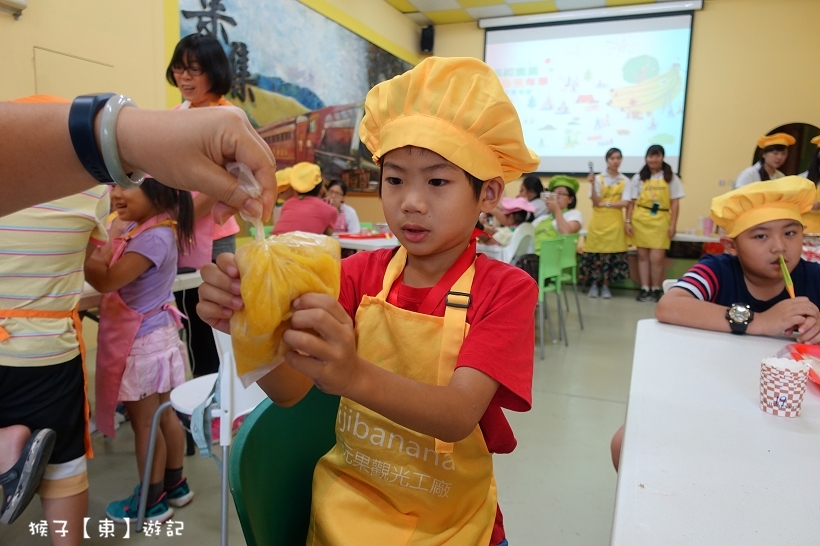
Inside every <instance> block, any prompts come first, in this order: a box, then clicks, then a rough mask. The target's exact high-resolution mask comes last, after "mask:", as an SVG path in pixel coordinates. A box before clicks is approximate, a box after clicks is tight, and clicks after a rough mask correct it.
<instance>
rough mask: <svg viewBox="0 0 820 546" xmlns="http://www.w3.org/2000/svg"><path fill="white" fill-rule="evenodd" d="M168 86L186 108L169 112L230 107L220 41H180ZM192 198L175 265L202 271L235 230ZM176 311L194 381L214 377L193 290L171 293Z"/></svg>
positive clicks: (227, 246) (231, 246)
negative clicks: (187, 234)
mask: <svg viewBox="0 0 820 546" xmlns="http://www.w3.org/2000/svg"><path fill="white" fill-rule="evenodd" d="M165 78H166V79H167V80H168V83H170V84H171V85H173V86H174V87H177V88H178V89H179V91H180V93H181V94H182V98H183V99H184V101H185V102H183V103H182V104H180V105H178V106H176V107H175V108H174V110H187V109H188V108H207V107H210V106H233V105H232V104H231V103H230V102H228V101H227V100H225V98H224V97H223V95H225V94H226V93H228V91H230V89H231V65H230V63H229V62H228V56H227V55H225V51H224V50H223V49H222V46H221V45H220V43H219V41H218V40H217V39H216V38H213V37H211V36H203V35H200V34H190V35H188V36H185V37H184V38H182V39H181V40H180V41H179V43H177V46H176V48H175V49H174V55H173V56H172V57H171V62H170V63H169V64H168V69H167V70H166V71H165ZM191 195H192V196H193V197H194V218H195V220H196V223H195V225H194V241H193V244H192V245H191V246H190V249H189V250H187V251H186V252H185V253H184V254H182V253H180V256H179V261H178V262H177V265H178V267H180V268H193V269H201V268H202V266H203V265H205V264H207V263H210V262H212V261H216V257H217V256H218V255H219V254H222V253H223V252H234V251H235V250H236V234H237V233H238V232H239V224H238V223H237V222H236V219H235V218H234V217H233V216H231V217H230V218H229V219H228V220H227V221H226V222H224V223H223V224H222V225H221V226H220V225H219V224H217V223H216V222H214V220H213V217H212V216H211V211H212V210H213V207H214V205H215V204H216V199H214V198H212V197H211V196H209V195H205V194H203V193H197V192H191ZM174 295H175V297H176V300H177V306H178V307H179V308H180V310H181V311H182V312H183V313H184V314H185V315H186V316H188V320H183V325H184V326H185V331H186V337H187V340H188V357H189V359H190V363H191V368H192V370H193V374H194V376H196V377H198V376H200V375H206V374H209V373H215V372H216V371H217V370H218V369H219V354H218V353H217V351H216V344H215V343H214V337H213V333H212V332H211V327H210V326H208V325H207V324H205V323H204V322H203V321H202V320H201V319H200V318H199V315H197V313H196V305H197V303H198V302H199V293H198V291H197V290H196V289H193V290H185V291H183V292H175V293H174Z"/></svg>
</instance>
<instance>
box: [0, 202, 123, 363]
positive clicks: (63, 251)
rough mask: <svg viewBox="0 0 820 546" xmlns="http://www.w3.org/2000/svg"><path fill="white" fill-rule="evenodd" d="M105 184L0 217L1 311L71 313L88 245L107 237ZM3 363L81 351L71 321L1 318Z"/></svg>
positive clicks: (48, 359)
mask: <svg viewBox="0 0 820 546" xmlns="http://www.w3.org/2000/svg"><path fill="white" fill-rule="evenodd" d="M109 206H110V199H109V191H108V187H107V186H97V187H95V188H92V189H90V190H88V191H84V192H82V193H78V194H76V195H71V196H69V197H64V198H62V199H58V200H56V201H51V202H48V203H44V204H41V205H36V206H34V207H30V208H27V209H24V210H21V211H19V212H15V213H14V214H10V215H8V216H3V217H0V309H37V310H48V311H70V310H72V309H74V307H75V306H76V305H77V303H78V302H79V300H80V295H81V294H82V291H83V283H84V281H85V275H84V273H83V264H84V262H85V256H86V249H87V248H88V245H89V243H93V244H96V245H102V244H103V243H105V241H106V240H107V238H108V236H107V234H106V231H105V224H104V222H105V219H106V217H107V216H108V212H109ZM0 326H2V327H3V328H4V329H5V330H6V331H7V332H8V333H9V334H10V335H11V337H10V338H9V339H7V340H6V341H3V342H0V365H2V366H50V365H53V364H61V363H63V362H67V361H69V360H71V359H72V358H75V357H76V356H77V355H78V354H79V344H78V341H77V334H76V332H75V331H74V325H73V323H72V321H71V319H43V318H33V319H24V318H2V317H0Z"/></svg>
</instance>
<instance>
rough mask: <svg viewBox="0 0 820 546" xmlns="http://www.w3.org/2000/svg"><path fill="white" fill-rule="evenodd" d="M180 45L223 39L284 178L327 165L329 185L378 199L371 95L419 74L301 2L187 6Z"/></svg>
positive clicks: (213, 0)
mask: <svg viewBox="0 0 820 546" xmlns="http://www.w3.org/2000/svg"><path fill="white" fill-rule="evenodd" d="M179 7H180V11H181V16H180V36H187V35H188V34H193V33H201V34H209V35H212V36H214V37H216V38H217V39H218V40H219V41H220V42H221V43H222V44H223V47H224V49H225V53H226V54H227V55H228V59H230V61H231V66H232V69H233V85H232V87H231V91H230V93H229V94H228V95H226V97H225V98H226V99H228V100H229V101H230V102H232V103H233V104H235V105H236V106H238V107H240V108H242V109H243V110H244V111H245V112H246V113H247V114H248V118H249V119H250V121H251V123H252V124H253V125H254V127H256V128H257V130H258V131H259V134H260V135H261V136H262V138H264V139H265V141H266V142H267V143H268V145H269V146H270V147H271V149H272V150H273V153H274V156H275V157H276V163H277V168H284V167H289V166H291V165H293V164H295V163H298V162H300V161H309V162H313V163H316V164H318V165H319V166H320V167H321V169H322V176H323V177H324V178H325V180H331V179H334V178H338V179H341V180H344V182H345V183H346V184H347V185H348V187H349V188H350V190H351V192H353V193H357V194H375V192H376V187H377V180H378V167H377V166H376V165H374V164H373V162H372V154H371V153H370V152H369V151H368V150H367V148H366V147H365V146H364V144H362V143H361V141H360V140H359V137H358V126H359V122H360V121H361V118H362V116H363V114H364V112H363V103H364V98H365V95H366V94H367V92H368V91H369V90H370V88H371V87H373V86H374V85H376V84H377V83H379V82H382V81H384V80H387V79H389V78H392V77H393V76H396V75H398V74H401V73H403V72H406V71H407V70H409V69H410V68H412V65H410V64H409V63H407V62H405V61H402V60H401V59H399V58H398V57H396V56H394V55H392V54H390V53H388V52H387V51H385V50H383V49H381V48H380V47H378V46H376V45H374V44H372V43H370V42H369V41H367V40H365V39H364V38H362V37H361V36H359V35H357V34H355V33H353V32H351V31H350V30H348V29H346V28H344V27H343V26H341V25H339V24H338V23H335V22H334V21H331V20H330V19H327V18H326V17H324V16H323V15H320V14H319V13H316V12H315V11H313V10H311V9H310V8H308V7H306V6H304V5H303V4H301V3H299V2H298V1H296V0H255V1H252V0H221V1H220V0H180V1H179Z"/></svg>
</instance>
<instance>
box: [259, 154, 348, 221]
mask: <svg viewBox="0 0 820 546" xmlns="http://www.w3.org/2000/svg"><path fill="white" fill-rule="evenodd" d="M276 182H277V186H278V187H279V188H283V189H284V188H286V189H285V192H287V191H288V189H293V191H294V192H296V193H297V194H298V195H296V196H294V197H293V198H292V199H286V200H285V204H284V205H282V213H281V214H280V215H279V219H278V220H277V221H276V225H275V226H274V227H273V234H274V235H281V234H282V233H289V232H291V231H305V232H307V233H317V234H319V235H321V234H325V235H331V234H333V226H335V225H336V219H337V218H338V216H339V213H338V211H337V210H336V209H334V208H333V207H331V206H330V205H328V204H327V203H325V202H324V201H323V200H322V199H320V198H319V194H320V193H321V192H322V172H321V171H320V170H319V166H318V165H315V164H313V163H306V162H304V161H303V162H302V163H297V164H296V165H294V166H293V168H291V169H282V170H281V171H277V173H276Z"/></svg>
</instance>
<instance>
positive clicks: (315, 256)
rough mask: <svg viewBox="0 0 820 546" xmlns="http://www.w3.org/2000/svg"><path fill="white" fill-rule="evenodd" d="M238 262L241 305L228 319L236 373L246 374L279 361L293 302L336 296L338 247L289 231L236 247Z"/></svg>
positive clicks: (331, 241) (330, 240)
mask: <svg viewBox="0 0 820 546" xmlns="http://www.w3.org/2000/svg"><path fill="white" fill-rule="evenodd" d="M236 263H237V265H238V266H239V274H240V278H241V279H242V288H241V292H242V299H243V300H244V302H245V307H244V308H243V309H242V310H241V311H238V312H235V313H234V314H233V317H231V338H232V341H233V350H234V356H235V358H236V372H237V374H238V375H239V376H242V375H245V374H246V373H248V372H252V371H254V370H257V369H259V368H262V367H264V366H268V365H270V364H274V363H276V362H279V361H280V360H281V359H282V358H283V357H284V356H285V353H286V352H287V351H288V350H290V348H289V347H288V346H287V345H286V344H285V343H283V342H282V334H283V333H284V332H285V330H287V329H288V328H290V319H291V317H292V316H293V310H292V308H291V302H292V301H293V300H295V299H296V298H298V297H299V296H301V295H303V294H307V293H309V292H318V293H321V294H330V295H331V296H333V297H334V298H338V297H339V284H340V277H341V248H340V247H339V243H338V242H337V241H336V240H335V239H333V238H332V237H328V236H326V235H315V234H312V233H303V232H298V231H297V232H292V233H285V234H283V235H274V236H271V237H269V238H267V239H265V240H262V241H254V242H252V243H249V244H247V245H245V246H242V247H240V248H239V249H238V250H237V252H236Z"/></svg>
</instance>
